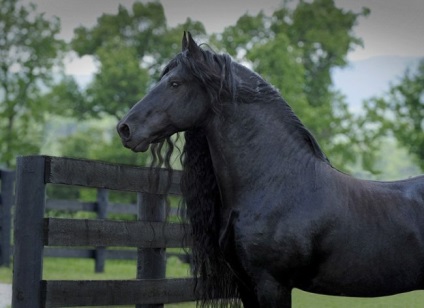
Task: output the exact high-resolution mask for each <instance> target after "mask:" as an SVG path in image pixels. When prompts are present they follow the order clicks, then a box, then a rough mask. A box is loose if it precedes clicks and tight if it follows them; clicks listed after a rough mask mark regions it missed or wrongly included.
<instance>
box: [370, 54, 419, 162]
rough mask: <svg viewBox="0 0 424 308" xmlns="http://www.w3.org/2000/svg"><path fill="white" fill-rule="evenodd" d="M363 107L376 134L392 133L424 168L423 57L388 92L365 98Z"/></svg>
mask: <svg viewBox="0 0 424 308" xmlns="http://www.w3.org/2000/svg"><path fill="white" fill-rule="evenodd" d="M364 109H365V110H366V117H367V119H368V121H369V126H372V128H373V132H374V135H376V136H380V135H384V134H388V133H389V134H393V136H394V137H395V138H396V139H397V140H398V142H399V144H401V145H402V146H403V147H405V148H406V149H407V150H408V152H409V153H410V154H412V155H413V156H414V157H415V159H416V162H417V164H418V166H419V167H420V168H421V169H422V170H424V59H422V60H421V61H420V63H419V65H418V67H417V69H416V71H413V70H411V69H407V70H406V72H405V73H404V75H403V77H402V78H401V79H400V80H399V81H398V82H397V83H395V84H393V85H391V87H390V89H389V91H388V93H386V95H383V96H381V97H374V98H372V99H370V100H368V101H366V102H365V104H364Z"/></svg>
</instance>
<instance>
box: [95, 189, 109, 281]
mask: <svg viewBox="0 0 424 308" xmlns="http://www.w3.org/2000/svg"><path fill="white" fill-rule="evenodd" d="M108 197H109V192H108V190H107V189H103V188H99V189H98V190H97V218H98V219H106V217H107V206H108ZM94 257H95V272H96V273H103V272H104V271H105V260H106V248H105V247H96V251H95V256H94Z"/></svg>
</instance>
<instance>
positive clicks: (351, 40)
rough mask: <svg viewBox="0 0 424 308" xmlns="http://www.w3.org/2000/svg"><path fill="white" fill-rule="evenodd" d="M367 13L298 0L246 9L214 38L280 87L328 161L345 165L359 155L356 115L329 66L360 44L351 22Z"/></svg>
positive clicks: (339, 64)
mask: <svg viewBox="0 0 424 308" xmlns="http://www.w3.org/2000/svg"><path fill="white" fill-rule="evenodd" d="M367 14H368V10H367V9H363V10H362V12H360V13H353V12H350V11H345V10H342V9H339V8H337V7H336V6H335V4H334V1H333V0H315V1H312V2H306V1H300V2H299V4H298V5H297V6H296V8H294V9H290V8H289V7H288V6H283V7H281V8H280V9H279V10H277V11H275V12H274V13H273V14H272V16H267V15H265V14H264V13H263V12H260V13H259V14H257V15H256V16H251V15H247V14H246V15H244V16H242V17H240V18H239V20H238V21H237V23H236V24H235V25H234V26H230V27H227V28H226V29H225V30H224V32H223V33H222V34H218V35H215V36H213V37H212V41H213V42H214V44H216V45H217V46H219V47H220V48H225V49H226V50H227V52H229V53H230V54H232V55H233V57H235V58H236V59H238V60H239V61H243V62H248V63H250V64H251V66H252V67H253V69H254V70H255V71H257V72H258V73H260V74H261V75H263V76H264V77H265V79H267V80H268V81H269V82H270V83H271V84H273V85H274V86H276V87H277V88H278V89H280V91H281V93H282V96H283V97H284V98H285V99H286V100H287V102H288V103H289V104H290V105H291V106H292V108H293V109H294V111H295V112H296V114H297V115H298V116H299V117H300V118H301V120H302V121H303V122H304V123H305V125H306V126H307V127H308V128H309V129H310V130H311V131H312V132H313V134H314V135H315V136H316V137H317V139H318V140H319V141H320V144H321V146H322V147H323V149H324V151H325V152H326V153H327V154H329V157H330V159H331V161H332V162H333V163H334V164H335V165H336V166H337V167H339V168H342V169H343V168H344V169H346V168H347V167H348V164H349V163H353V162H354V161H355V160H356V159H357V157H358V156H359V155H358V153H354V152H352V150H351V146H349V145H351V144H352V143H355V142H358V136H356V135H355V133H354V132H353V131H352V129H351V127H352V126H354V125H355V121H356V119H355V118H354V117H353V115H352V114H351V113H350V112H349V110H348V106H347V103H346V101H345V98H344V96H343V95H341V94H340V93H339V92H337V91H336V90H335V89H334V87H333V82H332V80H331V70H332V69H334V68H335V67H342V66H344V65H346V63H347V60H346V56H347V53H348V51H349V50H350V49H352V48H354V47H355V46H357V45H360V44H361V40H360V39H359V38H358V37H356V36H355V35H354V34H353V27H354V26H355V25H356V24H357V22H358V19H359V18H360V17H362V16H366V15H367ZM357 149H358V151H360V150H361V148H360V147H357Z"/></svg>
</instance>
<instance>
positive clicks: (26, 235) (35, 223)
mask: <svg viewBox="0 0 424 308" xmlns="http://www.w3.org/2000/svg"><path fill="white" fill-rule="evenodd" d="M44 167H45V158H44V157H42V156H31V157H18V159H17V170H16V207H15V225H14V229H15V247H14V265H13V291H12V292H13V293H12V307H13V308H26V307H33V308H37V307H40V305H41V283H40V281H41V278H42V267H43V248H44V246H43V245H44V243H43V242H44V241H43V238H44V236H43V217H44V206H45V183H44Z"/></svg>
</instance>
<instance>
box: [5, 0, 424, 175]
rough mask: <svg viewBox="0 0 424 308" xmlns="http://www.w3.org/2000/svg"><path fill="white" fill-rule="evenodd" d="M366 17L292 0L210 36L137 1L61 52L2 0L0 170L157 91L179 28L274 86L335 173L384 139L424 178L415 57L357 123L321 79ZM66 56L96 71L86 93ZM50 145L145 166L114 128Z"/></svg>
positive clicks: (60, 45) (27, 11)
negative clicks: (68, 125) (66, 128)
mask: <svg viewBox="0 0 424 308" xmlns="http://www.w3.org/2000/svg"><path fill="white" fill-rule="evenodd" d="M369 13H370V11H369V10H368V9H366V8H364V9H362V10H361V11H360V12H352V11H347V10H345V9H340V8H338V7H337V6H336V5H335V3H334V1H333V0H314V1H312V2H306V1H299V3H298V4H297V6H296V7H295V8H291V7H288V6H286V5H283V6H282V7H281V8H279V9H278V10H276V11H275V12H274V13H273V14H272V15H266V14H265V13H263V12H260V13H258V14H256V15H249V14H245V15H243V16H241V17H240V18H239V19H238V21H237V22H236V24H235V25H232V26H229V27H227V28H225V29H224V31H223V32H222V33H218V34H212V35H209V34H208V33H206V30H205V27H204V26H203V24H202V23H201V22H200V21H194V20H191V19H187V20H186V21H185V22H184V23H183V24H180V25H178V26H176V27H170V26H169V25H168V24H167V21H166V18H165V14H164V9H163V7H162V5H161V3H160V2H156V1H155V2H148V3H141V2H135V3H134V4H133V5H132V7H131V8H126V7H124V6H119V8H118V12H117V13H116V14H103V15H102V16H100V17H99V18H98V20H97V24H96V25H94V26H93V27H84V26H81V27H78V28H76V29H75V30H74V37H73V39H72V41H71V42H70V43H69V44H66V43H65V42H64V41H63V40H60V39H58V38H57V36H58V33H59V30H60V20H59V19H57V18H53V19H47V18H46V17H45V16H44V15H43V14H40V13H38V12H37V8H36V6H35V5H34V4H31V5H29V6H24V5H23V4H22V2H21V1H20V0H0V33H1V36H0V119H1V120H0V165H3V166H7V167H13V165H14V161H15V157H16V155H24V154H37V153H39V152H40V151H42V150H43V145H45V144H46V140H45V138H46V136H47V135H48V134H47V131H48V130H49V129H51V126H49V125H48V120H49V119H50V118H51V117H63V118H67V119H69V118H70V119H74V120H75V123H87V121H88V120H91V123H93V119H94V120H96V119H98V120H100V119H103V118H111V119H115V121H116V120H117V119H119V118H120V117H121V116H122V115H123V114H125V112H126V111H127V110H128V109H129V108H130V107H131V106H132V105H133V104H134V103H135V102H137V101H138V100H139V99H140V98H141V97H143V95H145V94H146V92H147V91H148V89H149V88H150V87H151V86H152V85H153V84H154V83H155V81H156V80H157V78H158V77H159V75H160V72H161V70H162V69H163V66H164V64H166V62H167V61H168V60H169V59H170V58H172V57H173V56H174V55H175V54H177V53H178V52H179V51H180V43H179V42H180V41H181V36H182V33H183V31H184V30H189V31H191V32H192V33H193V35H194V37H195V38H196V40H197V41H199V42H200V43H202V42H204V43H207V44H208V45H209V46H210V48H212V49H214V50H216V51H218V52H227V53H229V54H230V55H231V56H232V57H233V58H234V59H236V60H237V61H242V62H243V63H246V64H247V65H249V66H250V67H251V68H252V69H254V70H255V71H256V72H258V73H260V74H261V75H262V76H264V77H265V78H266V79H267V80H268V81H269V82H270V83H272V84H273V85H274V86H275V87H276V88H278V89H279V90H280V91H281V93H282V96H283V97H284V98H285V99H286V100H287V101H288V103H289V104H290V105H291V106H292V108H293V109H294V110H295V112H296V113H297V114H298V115H299V117H300V118H301V120H302V121H303V122H304V124H305V125H306V126H307V127H308V128H309V129H310V130H311V131H312V133H313V134H314V135H315V136H316V137H317V139H318V141H319V142H320V144H321V146H322V147H323V149H324V151H325V152H326V154H327V155H328V157H329V158H330V160H331V161H332V163H333V164H334V165H335V166H336V167H337V168H340V169H342V170H347V171H348V170H349V168H350V167H351V166H353V165H355V164H358V163H360V164H361V165H362V166H363V167H364V168H365V169H367V170H371V171H373V166H374V161H375V153H376V150H377V148H378V147H379V146H380V143H381V138H382V136H386V135H392V136H394V137H395V138H396V139H397V140H398V142H399V144H400V145H402V146H404V147H405V148H406V149H408V151H409V152H410V153H411V154H412V155H413V157H414V158H415V159H416V161H417V164H419V166H420V167H421V169H423V170H424V134H423V129H424V122H423V118H424V102H423V100H424V99H423V98H424V92H423V91H424V61H422V62H421V64H420V66H419V69H418V70H416V71H413V72H412V71H407V72H405V75H404V77H403V79H401V80H400V81H399V83H397V84H394V85H392V86H391V88H390V91H389V92H388V93H385V94H382V96H381V97H375V98H371V99H369V100H368V101H366V102H364V110H365V113H364V114H362V115H357V114H353V113H352V112H351V111H350V110H349V108H348V104H347V102H346V99H345V97H344V95H343V93H340V92H339V91H338V90H337V89H335V87H334V83H333V80H332V77H331V71H332V70H333V69H334V68H337V67H344V66H346V65H347V64H348V61H347V54H348V52H349V51H350V50H352V49H354V48H356V47H358V46H361V45H362V40H361V38H359V37H357V36H356V35H355V33H354V28H355V26H356V25H357V24H358V23H359V22H360V20H361V18H364V17H366V16H367V15H368V14H369ZM70 51H73V52H76V53H77V54H78V56H84V55H88V56H91V57H93V58H94V59H95V61H96V63H97V64H98V71H97V72H96V73H95V74H94V77H93V79H92V81H91V82H90V83H89V84H88V85H87V86H86V87H84V88H81V86H80V85H78V83H77V81H76V80H75V79H74V77H73V76H69V75H66V74H65V73H64V70H63V65H62V63H63V58H64V56H65V55H66V54H67V53H68V52H70ZM94 123H96V122H95V121H94ZM58 147H59V150H60V153H61V155H67V156H79V157H85V158H92V159H103V160H108V161H113V162H122V163H131V164H144V163H145V161H146V159H147V157H146V156H145V155H142V154H134V153H131V152H130V151H127V150H123V149H122V146H121V144H120V141H119V139H118V138H117V136H116V134H115V133H114V127H113V125H111V127H110V130H109V129H108V130H106V131H105V130H104V129H100V128H96V125H95V124H85V125H84V128H79V129H78V130H77V131H76V133H75V134H72V135H70V136H65V137H63V138H62V139H61V140H59V145H58Z"/></svg>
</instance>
